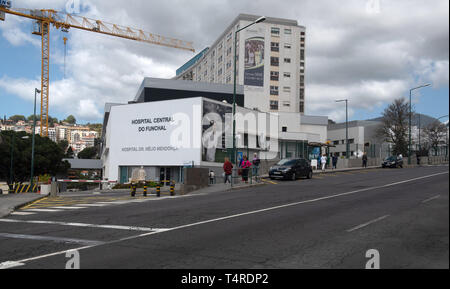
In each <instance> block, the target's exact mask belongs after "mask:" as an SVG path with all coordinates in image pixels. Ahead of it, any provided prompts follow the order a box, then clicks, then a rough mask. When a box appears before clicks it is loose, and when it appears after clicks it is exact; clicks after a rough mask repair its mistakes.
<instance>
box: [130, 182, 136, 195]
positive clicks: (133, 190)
mask: <svg viewBox="0 0 450 289" xmlns="http://www.w3.org/2000/svg"><path fill="white" fill-rule="evenodd" d="M135 195H136V185H135V184H131V196H132V197H134V196H135Z"/></svg>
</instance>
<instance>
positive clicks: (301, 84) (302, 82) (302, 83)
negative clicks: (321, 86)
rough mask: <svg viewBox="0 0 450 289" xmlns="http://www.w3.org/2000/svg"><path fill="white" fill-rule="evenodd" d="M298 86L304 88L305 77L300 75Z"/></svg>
mask: <svg viewBox="0 0 450 289" xmlns="http://www.w3.org/2000/svg"><path fill="white" fill-rule="evenodd" d="M300 86H305V76H304V75H300Z"/></svg>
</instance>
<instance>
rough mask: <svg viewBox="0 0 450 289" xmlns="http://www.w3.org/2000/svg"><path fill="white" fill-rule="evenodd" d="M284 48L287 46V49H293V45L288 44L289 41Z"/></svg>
mask: <svg viewBox="0 0 450 289" xmlns="http://www.w3.org/2000/svg"><path fill="white" fill-rule="evenodd" d="M284 48H286V49H291V48H292V46H291V45H290V44H287V43H286V44H285V45H284Z"/></svg>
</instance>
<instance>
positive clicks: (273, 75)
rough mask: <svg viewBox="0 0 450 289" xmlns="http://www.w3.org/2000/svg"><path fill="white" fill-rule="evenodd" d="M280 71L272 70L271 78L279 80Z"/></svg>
mask: <svg viewBox="0 0 450 289" xmlns="http://www.w3.org/2000/svg"><path fill="white" fill-rule="evenodd" d="M279 75H280V73H279V72H278V71H271V72H270V80H273V81H278V79H279Z"/></svg>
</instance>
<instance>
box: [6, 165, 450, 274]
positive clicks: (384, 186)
mask: <svg viewBox="0 0 450 289" xmlns="http://www.w3.org/2000/svg"><path fill="white" fill-rule="evenodd" d="M448 173H449V172H448V171H447V172H443V173H436V174H432V175H427V176H423V177H418V178H414V179H409V180H405V181H400V182H396V183H391V184H386V185H382V186H375V187H370V188H364V189H360V190H356V191H351V192H345V193H340V194H335V195H330V196H326V197H321V198H317V199H311V200H306V201H301V202H295V203H289V204H285V205H280V206H276V207H271V208H266V209H261V210H257V211H252V212H246V213H241V214H237V215H232V216H226V217H222V218H217V219H211V220H206V221H201V222H197V223H192V224H187V225H182V226H178V227H174V228H170V229H162V230H160V231H155V232H149V233H145V234H140V235H136V236H130V237H126V238H122V239H119V240H114V241H108V242H104V243H103V244H98V245H88V246H84V247H79V248H72V249H69V250H64V251H59V252H54V253H50V254H46V255H40V256H35V257H30V258H27V259H22V260H18V261H14V262H17V263H27V262H30V261H35V260H39V259H43V258H47V257H52V256H57V255H62V254H65V253H67V252H70V251H73V250H78V251H81V250H85V249H89V248H93V247H97V246H100V245H109V244H115V243H119V242H122V241H128V240H133V239H137V238H142V237H147V236H150V235H155V234H160V233H163V232H170V231H174V230H178V229H184V228H188V227H193V226H197V225H202V224H207V223H212V222H217V221H222V220H227V219H232V218H236V217H240V216H246V215H251V214H257V213H261V212H267V211H272V210H277V209H281V208H287V207H292V206H296V205H301V204H307V203H313V202H318V201H322V200H328V199H333V198H338V197H342V196H347V195H352V194H356V193H360V192H366V191H369V190H375V189H380V188H386V187H391V186H396V185H399V184H404V183H407V182H413V181H417V180H421V179H426V178H432V177H435V176H440V175H444V174H448ZM7 262H11V261H7ZM2 264H4V263H0V267H1V266H2Z"/></svg>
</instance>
